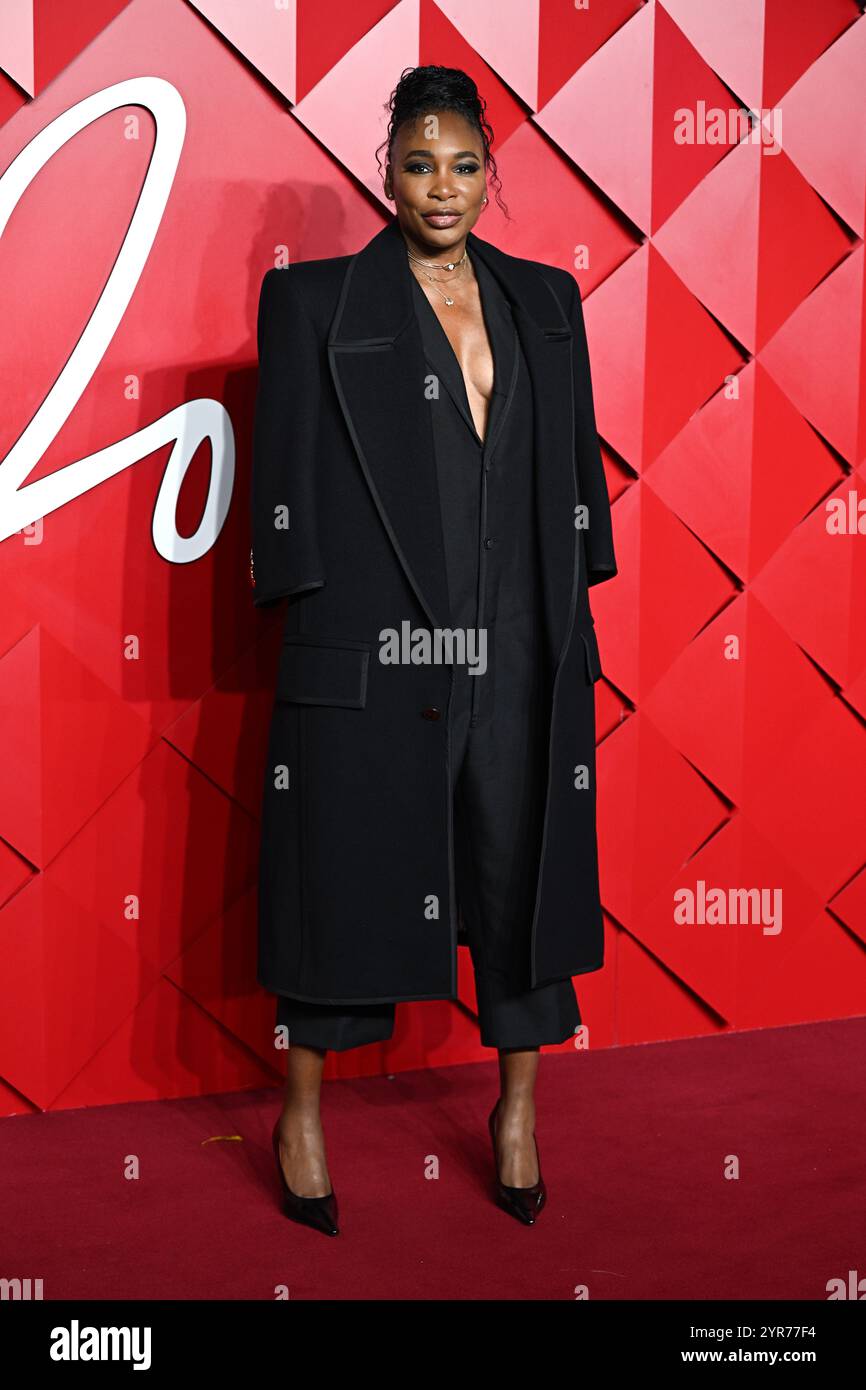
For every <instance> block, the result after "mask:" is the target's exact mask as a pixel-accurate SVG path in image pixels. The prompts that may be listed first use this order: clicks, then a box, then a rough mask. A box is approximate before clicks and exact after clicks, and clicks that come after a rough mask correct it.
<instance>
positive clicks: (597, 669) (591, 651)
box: [580, 627, 602, 682]
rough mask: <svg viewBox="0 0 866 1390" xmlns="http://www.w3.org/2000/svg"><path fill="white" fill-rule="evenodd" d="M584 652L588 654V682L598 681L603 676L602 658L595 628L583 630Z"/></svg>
mask: <svg viewBox="0 0 866 1390" xmlns="http://www.w3.org/2000/svg"><path fill="white" fill-rule="evenodd" d="M580 635H581V637H582V638H583V646H584V651H585V653H586V678H587V680H588V681H590V682H592V681H597V680H598V678H599V676H600V675H601V674H602V671H601V656H600V654H599V650H598V638H597V637H596V635H595V628H594V627H591V628H587V629H581V633H580Z"/></svg>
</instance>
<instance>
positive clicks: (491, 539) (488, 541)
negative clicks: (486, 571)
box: [484, 536, 496, 550]
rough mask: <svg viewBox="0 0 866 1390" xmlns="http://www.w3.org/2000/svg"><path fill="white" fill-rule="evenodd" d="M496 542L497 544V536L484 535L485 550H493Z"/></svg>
mask: <svg viewBox="0 0 866 1390" xmlns="http://www.w3.org/2000/svg"><path fill="white" fill-rule="evenodd" d="M495 544H496V537H495V536H485V537H484V549H485V550H492V549H493V547H494V546H495Z"/></svg>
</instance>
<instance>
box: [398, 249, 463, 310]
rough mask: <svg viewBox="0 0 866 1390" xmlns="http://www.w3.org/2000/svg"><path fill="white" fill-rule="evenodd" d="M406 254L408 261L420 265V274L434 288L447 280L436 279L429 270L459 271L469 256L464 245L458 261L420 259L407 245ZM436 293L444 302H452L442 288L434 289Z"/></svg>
mask: <svg viewBox="0 0 866 1390" xmlns="http://www.w3.org/2000/svg"><path fill="white" fill-rule="evenodd" d="M406 254H407V255H408V257H409V260H410V261H414V262H415V264H416V265H419V266H421V273H422V275H423V276H424V277H425V279H427V280H429V281H430V284H431V285H432V286H433V287H434V289H435V288H436V286H437V285H444V284H447V281H446V280H437V279H436V278H435V277H434V276H432V275H431V274H430V270H448V271H454V270H458V271H459V270H460V269H462V267H463V266H464V265H468V264H469V256H468V254H467V252H466V248H465V247H464V248H463V255H462V256H461V257H460V260H459V261H422V259H421V257H420V256H416V255H415V254H414V253H413V252H412V251H410V250H409V247H408V246H407V247H406ZM436 293H437V294H438V295H440V296H441V298H442V299H444V300H445V303H446V304H448V305H451V304H453V303H454V300H453V299H452V298H451V296H450V295H448V294H443V292H442V290H436Z"/></svg>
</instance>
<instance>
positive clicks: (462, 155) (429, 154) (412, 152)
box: [403, 150, 479, 159]
mask: <svg viewBox="0 0 866 1390" xmlns="http://www.w3.org/2000/svg"><path fill="white" fill-rule="evenodd" d="M416 154H423V155H426V156H427V158H428V159H435V158H436V156H435V154H434V153H433V151H432V150H408V151H407V152H406V154H404V156H403V158H404V159H411V158H412V156H413V155H416ZM467 155H468V157H469V158H470V159H478V158H479V156H478V155H477V154H476V153H475V151H474V150H458V151H457V153H456V154H453V155H452V156H451V158H452V159H465V158H466V157H467Z"/></svg>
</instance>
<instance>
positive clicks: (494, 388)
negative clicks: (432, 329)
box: [409, 262, 498, 449]
mask: <svg viewBox="0 0 866 1390" xmlns="http://www.w3.org/2000/svg"><path fill="white" fill-rule="evenodd" d="M474 264H475V278H476V280H477V281H478V298H479V300H480V301H481V318H482V321H483V323H484V332H485V333H486V335H487V346H488V348H489V349H490V356H491V359H492V361H493V385H492V386H491V388H490V399H489V400H488V402H487V419H486V420H485V423H484V434H483V436H482V435H480V434H479V433H478V426H477V425H476V424H475V416H474V415H473V414H472V406H471V405H470V403H469V391H468V389H467V386H466V377H465V375H464V372H463V368H462V367H461V365H460V358H459V357H458V356H457V353H456V352H455V351H454V345H453V344H452V342H451V339H450V338H449V337H448V334H447V333H446V332H445V329H444V328H443V327H442V321H441V320H440V318H439V315H438V314H437V313H436V310H435V309H434V308H433V305H432V304H431V303H430V300H429V299H428V298H427V296H426V294H425V293H424V290H423V287H422V285H421V282H420V280H419V279H418V278H417V276H416V275H415V274H414V272H413V271H412V270H411V269H410V270H409V274H410V275H411V276H412V280H413V282H414V284H415V286H416V288H417V290H418V293H419V294H420V296H421V298H422V299H423V300H424V303H425V304H426V305H427V308H428V309H429V310H430V313H431V314H432V315H433V318H434V320H435V323H436V327H437V328H438V329H439V332H440V333H441V335H442V337H443V338H444V339H445V342H446V344H447V345H448V350H449V352H450V353H451V356H452V358H453V360H454V365H455V366H456V368H457V375H458V377H459V378H460V385H461V387H462V389H463V400H464V403H465V405H466V414H467V416H468V418H469V420H470V421H471V422H472V433H473V434H474V435H475V438H476V439H477V441H478V443H479V444H480V445H481V448H482V449H484V448H485V447H486V445H487V439H488V436H489V434H490V420H491V417H492V415H493V397H494V396H495V395H496V392H497V389H498V377H497V371H496V351H495V349H494V345H493V333H492V331H491V328H490V324H489V322H488V318H487V313H486V306H485V303H484V288H483V287H482V283H481V282H482V279H483V275H479V274H478V268H477V262H475V263H474Z"/></svg>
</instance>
